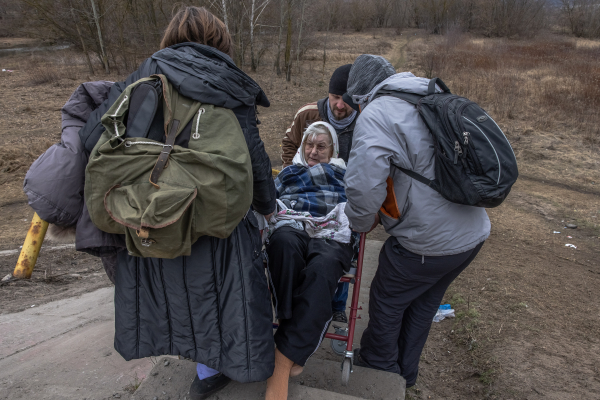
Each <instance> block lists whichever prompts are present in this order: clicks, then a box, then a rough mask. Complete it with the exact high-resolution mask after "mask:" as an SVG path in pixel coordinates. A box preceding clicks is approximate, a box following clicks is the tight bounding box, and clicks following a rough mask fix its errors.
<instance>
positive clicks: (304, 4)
mask: <svg viewBox="0 0 600 400" xmlns="http://www.w3.org/2000/svg"><path fill="white" fill-rule="evenodd" d="M300 2H301V9H302V12H301V13H300V28H299V30H298V41H297V43H296V66H297V68H298V73H300V43H302V25H303V23H304V9H305V7H306V0H300Z"/></svg>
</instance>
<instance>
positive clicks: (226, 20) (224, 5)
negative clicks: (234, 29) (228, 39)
mask: <svg viewBox="0 0 600 400" xmlns="http://www.w3.org/2000/svg"><path fill="white" fill-rule="evenodd" d="M221 7H223V22H224V23H225V28H227V32H229V18H227V3H226V2H225V0H221Z"/></svg>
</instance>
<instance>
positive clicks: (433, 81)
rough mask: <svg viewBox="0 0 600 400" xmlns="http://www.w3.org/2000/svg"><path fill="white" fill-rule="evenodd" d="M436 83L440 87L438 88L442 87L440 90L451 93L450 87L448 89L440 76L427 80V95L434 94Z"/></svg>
mask: <svg viewBox="0 0 600 400" xmlns="http://www.w3.org/2000/svg"><path fill="white" fill-rule="evenodd" d="M436 84H437V85H438V86H439V87H440V89H442V91H443V92H444V93H451V92H450V89H448V86H446V84H445V83H444V82H443V81H442V80H441V79H440V78H431V79H430V80H429V87H428V88H427V95H428V96H429V95H431V94H435V85H436Z"/></svg>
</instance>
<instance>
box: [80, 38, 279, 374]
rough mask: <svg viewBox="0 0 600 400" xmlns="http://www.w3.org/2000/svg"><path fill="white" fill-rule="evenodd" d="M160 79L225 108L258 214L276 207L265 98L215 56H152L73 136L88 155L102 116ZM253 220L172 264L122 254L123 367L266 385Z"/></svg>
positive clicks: (266, 341) (192, 47)
mask: <svg viewBox="0 0 600 400" xmlns="http://www.w3.org/2000/svg"><path fill="white" fill-rule="evenodd" d="M152 74H164V75H165V76H166V77H167V79H168V80H169V82H170V83H171V84H172V85H173V86H174V88H175V89H176V90H177V91H179V92H180V93H181V94H183V95H184V96H187V97H190V98H192V99H194V100H197V101H199V102H202V103H209V104H214V105H216V106H221V107H226V108H229V109H231V110H232V111H233V112H234V113H235V115H236V116H237V118H238V121H239V122H240V125H241V127H242V131H243V132H244V136H245V138H246V142H247V144H248V149H249V151H250V156H251V160H252V171H253V176H254V198H253V202H252V205H253V207H254V209H255V210H256V211H258V212H259V213H262V214H268V213H270V212H272V211H273V210H274V208H275V189H274V185H273V180H272V178H271V163H270V160H269V158H268V156H267V153H266V151H265V149H264V145H263V142H262V140H261V139H260V136H259V134H258V128H257V118H256V105H261V106H265V107H268V106H269V101H268V100H267V97H266V95H265V94H264V92H263V91H262V90H261V89H260V87H259V86H258V84H256V83H255V82H254V81H253V80H252V79H251V78H250V77H248V76H247V75H246V74H245V73H244V72H242V71H241V70H240V69H238V68H237V67H236V66H235V64H234V63H233V62H232V61H231V59H230V58H229V57H228V56H227V55H225V54H223V53H221V52H219V51H217V50H215V49H214V48H211V47H208V46H204V45H200V44H195V43H183V44H178V45H175V46H171V47H169V48H166V49H163V50H160V51H158V52H157V53H155V54H153V55H152V56H151V57H150V58H148V59H147V60H146V61H144V62H143V63H142V65H141V66H140V67H139V69H138V70H137V71H135V72H134V73H133V74H131V75H130V76H129V77H128V78H127V80H126V81H125V82H121V83H115V84H114V85H113V86H112V88H111V90H110V93H109V96H108V99H107V100H106V101H105V102H104V103H103V104H102V105H100V107H98V109H97V110H95V111H94V112H92V114H91V115H90V117H89V119H88V121H87V124H86V125H85V126H84V127H83V128H82V129H81V131H80V132H79V136H80V139H81V143H82V144H83V146H84V148H85V150H86V151H87V153H88V154H89V152H90V151H91V150H92V149H93V147H94V145H95V144H96V142H97V141H98V138H99V137H100V134H101V133H102V130H103V127H102V125H101V123H100V118H101V117H102V115H103V114H104V113H105V112H106V110H107V109H108V108H109V107H110V106H111V105H112V103H113V102H114V101H115V100H116V99H117V97H118V96H119V95H120V93H121V92H122V91H123V89H124V88H125V87H127V85H129V84H131V83H133V82H135V81H137V80H138V79H140V78H143V77H147V76H150V75H152ZM260 250H261V241H260V237H259V232H258V224H257V221H256V219H255V217H254V214H253V213H252V212H248V214H247V215H246V217H245V218H244V219H243V220H242V221H241V222H240V224H239V225H238V226H237V228H236V229H235V230H234V231H233V233H232V234H231V236H230V237H229V238H227V239H217V238H213V237H202V238H200V239H199V240H198V241H197V242H196V243H195V244H194V245H193V247H192V254H191V255H190V256H186V257H179V258H176V259H173V260H167V259H154V258H138V257H133V256H129V255H128V254H127V252H120V253H119V254H118V263H117V270H116V284H115V312H116V314H115V349H116V350H117V351H118V352H119V353H120V354H121V355H122V356H123V357H124V358H125V359H126V360H130V359H134V358H141V357H148V356H158V355H163V354H172V355H181V356H184V357H188V358H191V359H192V360H194V361H197V362H201V363H203V364H206V365H208V366H209V367H211V368H213V369H216V370H218V371H221V372H223V373H224V374H225V375H227V376H228V377H230V378H232V379H234V380H236V381H239V382H252V381H262V380H265V379H267V378H268V377H269V376H271V374H272V372H273V363H274V344H273V334H272V325H271V321H272V319H271V318H272V315H271V305H270V300H269V291H268V287H267V282H266V279H265V273H264V267H263V263H262V257H261V252H260Z"/></svg>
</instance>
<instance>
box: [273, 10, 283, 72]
mask: <svg viewBox="0 0 600 400" xmlns="http://www.w3.org/2000/svg"><path fill="white" fill-rule="evenodd" d="M283 5H284V1H283V0H279V36H278V38H277V57H276V58H275V71H276V72H277V76H280V75H281V64H280V60H281V36H282V33H283V24H284V21H285V18H284V17H285V12H284V7H283Z"/></svg>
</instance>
